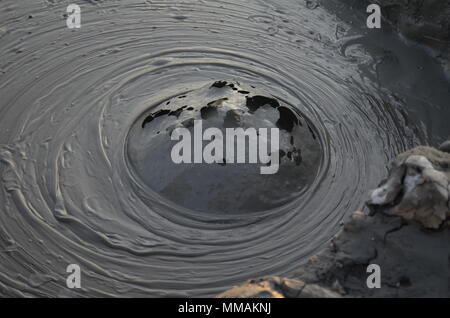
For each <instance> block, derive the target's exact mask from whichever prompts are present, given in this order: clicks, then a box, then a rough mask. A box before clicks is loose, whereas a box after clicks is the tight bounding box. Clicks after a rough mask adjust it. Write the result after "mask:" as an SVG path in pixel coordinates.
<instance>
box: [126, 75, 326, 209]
mask: <svg viewBox="0 0 450 318" xmlns="http://www.w3.org/2000/svg"><path fill="white" fill-rule="evenodd" d="M199 122H201V125H202V127H201V128H202V129H201V131H200V134H201V135H200V136H199V135H196V134H195V127H197V128H198V126H196V123H197V125H198V123H199ZM177 128H184V129H187V130H188V132H189V138H188V139H186V140H185V139H184V136H183V137H179V138H178V139H176V140H172V139H171V136H172V133H173V132H174V131H175V129H177ZM208 128H216V130H217V129H218V130H219V131H220V132H221V134H220V135H219V136H216V135H214V136H210V138H203V133H204V132H205V130H206V129H208ZM229 128H234V129H242V130H243V131H245V132H247V131H249V130H248V129H249V128H254V129H255V130H256V133H255V134H254V135H252V134H249V136H247V137H246V138H245V146H244V149H245V150H246V158H245V162H246V163H236V162H237V158H236V152H237V147H238V146H243V145H242V143H240V144H239V145H238V142H237V139H233V144H234V148H233V149H234V152H235V156H234V160H232V161H231V162H230V160H228V159H229V158H228V157H227V151H229V149H227V147H226V146H225V145H226V141H227V137H228V136H227V129H229ZM261 128H265V129H267V131H268V132H269V133H268V136H267V140H269V145H268V149H269V150H270V137H271V134H270V132H271V129H272V128H274V129H279V145H280V147H279V150H278V152H279V168H278V171H277V172H276V173H274V174H261V167H263V166H270V165H273V164H274V163H273V162H272V161H270V162H268V163H267V162H264V163H263V162H260V158H259V157H258V162H257V163H249V148H250V147H249V142H250V141H252V142H255V144H257V142H258V140H259V138H264V137H265V134H264V133H261V132H262V131H264V130H261ZM255 138H256V139H255ZM194 139H195V140H200V143H199V144H197V146H198V145H200V147H201V148H200V149H201V151H200V153H199V152H198V151H197V154H200V157H201V158H200V160H202V163H194V161H195V155H194V152H195V151H194V145H195V141H194ZM181 141H183V142H186V145H189V147H187V148H184V149H183V150H188V151H186V153H184V151H181V152H178V154H179V155H186V157H185V158H189V161H188V162H187V163H175V162H174V161H173V160H172V156H171V153H172V150H173V147H174V146H175V145H177V144H178V145H179V143H180V142H181ZM212 141H216V142H221V143H222V145H223V153H217V154H216V153H215V152H210V153H213V154H214V155H217V157H216V159H217V160H215V161H214V162H213V163H205V162H204V156H202V154H203V153H202V152H203V151H205V150H206V147H207V146H208V145H209V144H210V143H211V142H212ZM197 149H198V148H197ZM189 152H190V155H189ZM127 155H128V162H129V165H130V166H131V168H132V169H133V170H134V172H135V174H136V175H137V176H138V177H139V178H138V179H140V180H141V181H142V183H144V184H145V185H146V186H147V187H148V188H149V191H154V192H156V193H158V194H160V195H162V196H163V197H165V198H166V199H168V200H169V201H171V202H173V204H174V205H176V206H180V207H183V208H187V209H190V210H192V211H196V212H204V213H216V214H217V213H223V214H245V213H257V212H263V211H268V210H272V209H275V208H278V207H280V206H283V205H285V204H287V203H289V202H291V201H292V200H294V199H298V198H300V197H301V195H302V194H303V193H304V192H305V190H307V189H308V188H309V187H310V186H311V184H312V183H313V182H314V180H315V178H316V176H317V173H318V170H319V168H320V164H321V160H322V148H321V144H320V142H319V139H318V138H317V133H316V130H315V129H314V126H313V125H312V123H311V122H310V121H309V120H308V119H306V118H305V117H304V116H303V115H302V114H301V113H300V112H299V111H298V110H296V109H295V108H294V107H292V106H290V105H287V104H284V103H282V102H281V101H279V100H277V99H276V98H274V97H273V96H271V95H270V93H269V92H262V91H258V90H257V89H255V88H254V87H252V86H248V85H243V84H240V83H236V82H228V81H217V82H215V83H213V84H209V85H206V86H204V87H201V88H199V89H196V90H193V91H190V92H189V93H183V94H182V95H181V94H180V96H176V97H174V98H172V99H170V100H168V101H165V102H163V103H162V104H161V105H157V106H156V107H151V108H150V109H149V110H148V111H147V112H145V113H144V114H143V115H142V116H141V117H140V118H139V119H138V120H137V121H136V122H135V124H134V125H133V127H132V128H131V130H130V133H129V136H128V141H127ZM219 157H220V159H218V158H219Z"/></svg>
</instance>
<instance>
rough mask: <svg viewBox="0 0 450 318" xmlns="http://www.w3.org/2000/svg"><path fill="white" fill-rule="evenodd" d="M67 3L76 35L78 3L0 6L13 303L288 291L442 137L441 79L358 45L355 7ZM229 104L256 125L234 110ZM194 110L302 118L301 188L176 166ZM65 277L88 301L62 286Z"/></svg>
mask: <svg viewBox="0 0 450 318" xmlns="http://www.w3.org/2000/svg"><path fill="white" fill-rule="evenodd" d="M73 2H75V3H78V4H80V5H81V8H82V27H81V29H78V30H69V29H68V28H67V27H66V25H65V12H66V7H67V5H68V4H69V2H67V1H58V0H53V1H50V0H47V1H44V0H39V1H24V0H21V1H1V2H0V21H1V23H0V52H1V55H0V94H1V99H0V129H1V134H0V144H1V146H0V160H1V166H0V173H1V184H0V185H1V192H0V206H1V214H0V295H2V296H150V297H152V296H153V297H155V296H190V297H195V296H211V295H216V294H218V293H219V292H221V291H223V290H225V289H227V288H229V287H230V286H233V285H236V284H238V283H240V282H242V281H244V280H246V279H248V278H252V277H260V276H264V275H269V274H270V275H281V276H289V275H292V274H293V273H294V271H295V269H297V268H298V267H299V266H300V265H302V264H303V263H304V262H305V261H306V260H307V259H308V258H309V257H310V256H311V255H313V254H315V253H316V252H318V251H320V250H321V249H323V248H324V247H325V246H326V245H327V243H328V242H329V241H330V239H331V238H332V236H333V235H334V234H336V233H337V231H338V230H339V227H340V225H339V224H340V223H341V222H342V221H343V220H344V219H345V218H346V217H348V216H349V215H350V213H351V212H353V211H355V210H359V209H361V208H363V206H364V202H365V200H366V198H367V191H368V190H369V189H373V188H375V187H376V186H377V184H378V183H379V182H380V180H381V179H383V178H384V177H386V175H387V166H388V163H389V161H390V160H391V159H392V158H393V157H395V156H396V155H397V154H398V153H401V152H403V151H405V150H407V149H409V148H411V147H413V146H416V145H418V144H435V143H437V142H439V141H443V140H445V139H446V138H447V137H448V135H449V134H450V129H449V125H448V124H447V118H449V116H446V115H447V113H448V112H449V111H450V110H449V109H448V107H447V106H448V100H449V99H448V98H449V94H450V93H449V89H448V88H449V85H448V79H447V78H446V77H445V75H444V73H443V71H442V68H441V67H440V65H439V64H437V63H435V62H434V60H433V59H432V58H431V57H429V56H428V55H427V52H426V51H425V50H424V49H423V48H422V47H420V46H417V45H413V44H410V43H408V42H405V40H403V39H402V38H401V37H399V36H398V35H397V34H396V33H395V32H393V31H391V30H389V29H387V28H386V29H382V30H381V31H373V32H369V31H368V30H366V29H365V10H363V11H361V15H362V16H361V17H359V16H358V15H357V14H355V12H359V11H358V6H354V7H352V9H350V8H349V7H347V6H346V3H341V2H335V1H329V2H328V5H327V6H324V5H322V4H321V3H320V2H317V3H316V2H313V1H286V0H282V1H258V0H250V1H246V2H245V3H244V2H242V1H220V2H219V1H194V0H192V1H132V0H125V1H107V0H105V1H73ZM224 82H226V83H240V85H242V87H241V88H240V89H238V90H237V91H236V90H233V89H232V88H231V90H230V89H229V88H230V87H228V88H227V87H220V86H222V85H221V84H220V83H224ZM215 83H218V84H217V85H215V86H218V87H213V89H212V90H213V91H216V93H214V94H212V96H206V95H207V94H208V91H210V88H211V85H213V84H215ZM224 86H225V85H224ZM223 89H226V91H224V90H223ZM239 91H241V93H239ZM247 92H249V94H246V93H247ZM238 95H239V96H240V98H242V100H240V99H237V97H236V96H238ZM247 95H248V96H247ZM180 96H186V97H184V98H182V99H180V98H178V97H180ZM246 96H247V97H246ZM234 97H236V101H235V102H234V103H232V104H233V105H240V109H241V111H243V112H244V113H245V112H247V113H248V114H247V115H248V116H244V115H242V113H240V116H238V115H236V114H235V113H234V112H232V113H229V111H230V110H231V109H228V108H227V107H231V106H230V105H229V104H230V103H228V101H227V100H224V98H228V99H231V98H234ZM203 98H204V99H205V100H203ZM183 99H185V100H186V101H189V103H188V102H186V103H185V102H184V101H183ZM199 100H201V103H197V102H196V101H199ZM261 100H262V101H261ZM168 101H172V102H171V103H170V104H169V105H167V102H168ZM274 101H275V102H277V103H279V104H280V106H277V105H276V104H275V102H274ZM211 102H213V104H210V105H208V104H209V103H211ZM244 104H245V107H244ZM218 105H221V107H217V106H218ZM227 105H228V106H227ZM274 105H275V106H276V107H273V106H274ZM184 106H187V107H185V108H183V107H184ZM190 107H192V109H191V110H189V108H190ZM213 107H215V108H213ZM277 107H278V108H277ZM281 107H284V108H281ZM180 108H183V109H180ZM219 109H220V110H219ZM195 110H198V111H197V112H195ZM215 110H217V112H216V111H215ZM222 111H223V112H222ZM171 112H172V113H171ZM173 112H175V113H173ZM189 112H193V113H196V115H195V116H198V118H202V119H205V122H208V121H210V122H211V125H215V124H216V122H215V121H218V122H220V124H221V125H223V126H224V127H225V126H226V127H228V126H230V127H231V126H236V125H238V124H240V123H242V122H245V120H247V119H248V120H249V122H248V123H252V124H253V123H255V122H256V123H257V125H259V124H261V125H262V124H263V123H264V125H266V127H271V125H275V126H277V123H278V126H281V128H282V129H281V130H282V131H284V132H285V133H286V134H287V135H288V134H293V131H294V130H295V129H296V127H297V126H300V125H297V122H296V119H298V118H300V121H303V122H304V125H303V126H302V127H303V128H305V127H307V126H308V125H310V128H311V130H309V129H306V128H305V129H304V130H300V132H298V135H297V136H300V137H301V138H299V141H298V142H299V144H298V148H299V149H301V152H302V158H303V160H302V161H301V163H300V164H299V165H297V164H296V163H297V162H298V161H296V160H295V159H294V160H289V161H288V160H286V158H287V153H288V152H289V151H290V150H287V151H286V157H285V158H284V159H285V160H286V161H285V163H286V165H292V169H291V168H289V171H295V174H294V173H287V172H286V173H285V174H284V175H283V174H281V173H282V172H283V171H282V168H283V165H281V166H280V176H276V177H274V178H273V177H268V178H269V179H268V181H267V182H266V183H262V182H259V180H256V181H255V180H253V182H251V181H252V176H253V177H255V178H256V174H254V171H253V172H252V171H251V169H253V168H250V167H244V168H242V167H237V166H236V167H232V166H228V165H225V166H221V165H213V166H211V167H208V168H205V167H203V168H197V167H195V168H192V167H191V168H192V169H191V168H189V167H180V169H184V170H185V171H181V170H180V171H177V170H174V169H168V165H170V163H167V162H166V159H164V158H163V156H162V155H163V154H167V152H164V151H161V150H162V149H166V150H167V149H168V148H167V147H168V145H170V139H169V138H168V134H165V133H160V134H156V133H157V132H158V131H160V130H158V129H159V126H158V125H160V126H161V128H168V127H169V126H171V125H172V124H173V123H174V122H177V123H178V121H179V123H180V124H181V123H185V124H186V125H189V124H188V123H189V120H192V119H193V118H197V117H194V115H190V114H189ZM292 114H294V117H295V118H296V119H292V118H293V117H292V116H293V115H292ZM241 117H242V118H244V117H245V118H246V119H245V120H244V121H242V120H240V118H241ZM282 118H283V120H282V121H281V122H279V120H280V119H282ZM264 119H270V120H268V121H264ZM186 120H187V121H186ZM260 121H261V122H260ZM283 128H284V129H283ZM155 134H156V135H157V136H156V135H155ZM313 136H314V137H315V138H316V139H314V137H313ZM146 138H147V139H146ZM149 139H150V140H151V141H150V142H148V143H147V142H146V140H149ZM166 139H168V140H167V142H166ZM289 139H290V138H289ZM152 147H155V149H156V151H152V149H151V148H152ZM165 147H166V148H165ZM289 147H290V146H289ZM155 149H153V150H155ZM308 149H309V150H311V149H314V151H312V152H311V153H309V154H308ZM158 155H161V156H160V157H158ZM155 156H156V157H155ZM292 158H294V156H292V154H291V158H290V159H292ZM316 159H317V160H316ZM308 165H309V166H308ZM306 168H308V169H306ZM202 169H211V171H205V170H202ZM220 169H221V170H220ZM224 169H227V170H224ZM230 169H231V170H230ZM296 169H297V170H296ZM305 169H306V170H307V171H305ZM223 171H228V172H229V171H232V173H234V174H235V177H232V178H231V176H232V174H230V175H228V173H223ZM286 171H287V170H286ZM166 173H167V175H166ZM220 173H223V174H222V175H221V174H220ZM180 174H183V175H184V179H183V178H181V177H180ZM217 174H219V175H220V176H221V178H216V179H215V180H214V179H213V178H211V177H208V178H205V177H204V176H212V175H217ZM202 176H203V177H202ZM223 178H225V179H223ZM226 178H229V179H228V180H227V179H226ZM258 178H259V176H258ZM277 178H279V179H277ZM247 181H248V182H247ZM285 181H287V184H284V183H283V182H285ZM255 182H257V186H256V187H255V186H254V183H255ZM280 184H282V186H280ZM212 185H215V186H217V187H219V188H220V187H222V188H221V189H215V190H214V189H213V191H210V192H207V193H206V192H205V188H208V190H209V189H211V188H213V187H212ZM283 187H285V188H283ZM201 190H203V191H201ZM261 193H270V194H272V195H273V197H270V196H267V195H264V200H265V201H260V200H258V199H255V198H258V195H260V194H261ZM221 198H222V199H224V200H223V202H220V201H218V200H220V199H221ZM239 198H240V199H242V200H241V201H239ZM249 201H257V202H252V204H246V202H249ZM261 202H262V203H261ZM258 204H260V205H258ZM68 264H79V265H80V266H81V268H82V271H83V272H82V273H83V281H82V289H80V290H69V289H67V287H66V285H65V281H66V277H67V273H66V267H67V265H68Z"/></svg>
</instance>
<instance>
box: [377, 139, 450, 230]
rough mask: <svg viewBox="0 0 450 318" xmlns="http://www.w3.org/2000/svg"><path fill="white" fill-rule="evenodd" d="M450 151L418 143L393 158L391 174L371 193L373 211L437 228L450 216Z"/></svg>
mask: <svg viewBox="0 0 450 318" xmlns="http://www.w3.org/2000/svg"><path fill="white" fill-rule="evenodd" d="M449 180H450V154H448V153H445V152H441V151H439V150H436V149H434V148H429V147H418V148H415V149H413V150H410V151H408V152H406V153H403V154H401V155H399V156H398V157H397V159H396V160H395V161H394V162H393V164H392V168H391V173H390V175H389V178H388V179H387V180H386V181H385V182H384V183H383V184H382V185H381V186H380V187H378V188H377V189H375V190H373V191H372V192H371V193H370V199H369V201H368V204H369V206H370V207H371V208H372V210H373V211H381V212H383V213H386V214H390V215H398V216H401V217H403V218H405V219H407V220H416V221H418V222H420V223H421V224H422V225H423V226H424V227H426V228H438V227H439V226H441V225H442V224H443V223H444V221H445V220H446V218H447V217H449V216H450V208H449Z"/></svg>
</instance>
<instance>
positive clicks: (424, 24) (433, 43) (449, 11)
mask: <svg viewBox="0 0 450 318" xmlns="http://www.w3.org/2000/svg"><path fill="white" fill-rule="evenodd" d="M376 2H377V3H378V4H380V6H381V8H382V13H383V16H384V17H385V18H386V19H387V20H389V21H390V22H392V24H393V25H394V26H395V27H396V28H397V29H398V31H399V32H400V33H402V34H403V35H404V36H406V37H407V38H409V39H412V40H414V41H416V42H418V43H421V44H424V45H427V46H428V47H430V48H432V49H433V52H434V55H435V57H436V58H438V60H440V61H441V62H442V63H443V65H444V66H445V68H446V69H447V70H449V67H450V63H449V61H450V45H449V43H450V2H449V1H442V0H426V1H424V0H378V1H376Z"/></svg>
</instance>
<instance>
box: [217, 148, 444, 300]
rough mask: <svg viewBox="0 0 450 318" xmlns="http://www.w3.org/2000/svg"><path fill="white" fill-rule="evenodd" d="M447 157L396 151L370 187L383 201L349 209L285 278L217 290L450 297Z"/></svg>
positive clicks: (244, 294) (252, 294)
mask: <svg viewBox="0 0 450 318" xmlns="http://www.w3.org/2000/svg"><path fill="white" fill-rule="evenodd" d="M447 147H448V142H447V143H444V144H443V145H441V147H440V149H441V150H448V149H447ZM449 163H450V154H449V153H447V152H443V151H439V150H437V149H434V148H430V147H418V148H415V149H412V150H410V151H408V152H406V153H403V154H400V155H399V156H398V157H397V158H396V160H395V161H394V162H393V168H392V169H391V173H390V176H389V178H388V179H387V181H385V182H384V183H383V184H382V185H381V187H380V188H378V189H376V190H374V191H373V192H372V194H371V195H372V198H371V203H372V204H373V203H374V201H376V200H379V202H378V204H380V203H389V204H388V205H386V206H384V205H379V206H378V208H377V209H372V212H375V213H370V214H369V213H365V212H361V211H356V212H354V213H353V214H352V215H351V217H350V218H349V220H347V222H345V224H344V226H343V228H342V230H341V231H340V233H339V234H338V235H336V236H335V237H334V238H333V239H332V241H331V243H330V244H329V246H328V247H327V248H326V249H325V250H324V251H322V252H321V253H319V254H317V255H315V256H313V257H311V258H310V259H309V260H308V261H307V263H306V264H305V265H304V266H302V267H301V268H300V269H299V270H297V271H296V272H295V273H294V274H293V275H292V276H291V277H290V278H280V277H263V278H260V279H254V280H249V281H247V282H245V283H244V284H243V285H241V286H238V287H234V288H232V289H230V290H228V291H226V292H224V293H222V294H221V295H219V297H245V298H247V297H248V298H250V297H300V298H302V297H450V223H449V222H448V218H446V217H444V215H443V211H444V210H445V209H447V210H446V212H445V213H446V215H447V216H448V182H449ZM409 179H411V180H409ZM445 186H447V188H445ZM445 189H446V190H447V192H446V191H445ZM374 193H375V195H374ZM445 194H446V195H447V197H445ZM382 199H383V200H382ZM369 203H370V202H369ZM445 204H447V205H445ZM372 208H373V207H372ZM370 264H377V265H379V266H380V269H381V288H374V289H369V288H368V287H367V284H366V281H367V278H368V276H369V274H370V273H367V267H368V265H370Z"/></svg>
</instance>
